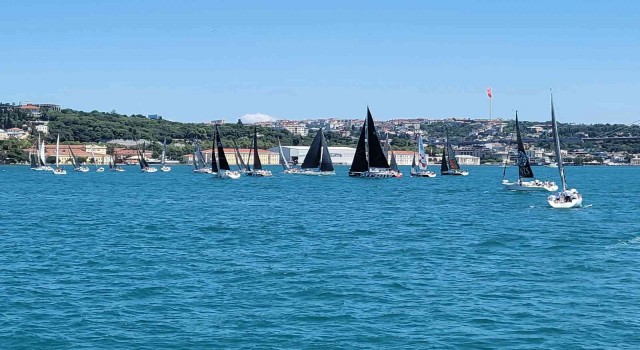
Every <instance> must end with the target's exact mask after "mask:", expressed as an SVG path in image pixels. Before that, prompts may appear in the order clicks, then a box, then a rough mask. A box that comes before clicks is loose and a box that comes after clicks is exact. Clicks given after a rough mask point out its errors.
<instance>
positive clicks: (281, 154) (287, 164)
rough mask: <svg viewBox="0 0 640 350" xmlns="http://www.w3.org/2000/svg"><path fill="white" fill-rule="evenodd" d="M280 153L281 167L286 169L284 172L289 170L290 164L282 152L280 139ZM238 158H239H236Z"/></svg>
mask: <svg viewBox="0 0 640 350" xmlns="http://www.w3.org/2000/svg"><path fill="white" fill-rule="evenodd" d="M278 152H280V165H282V167H283V168H284V170H289V168H290V166H289V162H287V159H286V158H285V156H284V152H283V151H282V145H281V144H280V139H278ZM236 157H237V156H236Z"/></svg>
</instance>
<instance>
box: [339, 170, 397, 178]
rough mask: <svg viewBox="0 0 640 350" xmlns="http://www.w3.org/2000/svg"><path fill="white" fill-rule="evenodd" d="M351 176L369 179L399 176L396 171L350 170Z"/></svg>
mask: <svg viewBox="0 0 640 350" xmlns="http://www.w3.org/2000/svg"><path fill="white" fill-rule="evenodd" d="M349 176H351V177H362V178H368V179H387V178H392V177H396V178H397V177H399V176H398V174H397V173H396V172H395V171H390V170H384V171H359V172H356V171H350V172H349Z"/></svg>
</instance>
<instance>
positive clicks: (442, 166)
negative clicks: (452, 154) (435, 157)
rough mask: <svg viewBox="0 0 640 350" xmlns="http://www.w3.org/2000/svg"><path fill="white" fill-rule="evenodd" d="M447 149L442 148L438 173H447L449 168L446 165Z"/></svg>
mask: <svg viewBox="0 0 640 350" xmlns="http://www.w3.org/2000/svg"><path fill="white" fill-rule="evenodd" d="M446 154H447V149H446V146H445V147H444V148H442V161H441V162H440V173H446V172H447V171H449V166H448V165H447V156H446Z"/></svg>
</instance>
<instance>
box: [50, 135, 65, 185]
mask: <svg viewBox="0 0 640 350" xmlns="http://www.w3.org/2000/svg"><path fill="white" fill-rule="evenodd" d="M59 154H60V134H58V138H57V140H56V168H55V169H53V175H67V171H66V170H64V168H62V167H60V164H59V158H60V155H59Z"/></svg>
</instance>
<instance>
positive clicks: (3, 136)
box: [0, 129, 9, 141]
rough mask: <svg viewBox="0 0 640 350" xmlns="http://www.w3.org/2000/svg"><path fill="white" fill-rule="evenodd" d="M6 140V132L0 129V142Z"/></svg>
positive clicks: (7, 136)
mask: <svg viewBox="0 0 640 350" xmlns="http://www.w3.org/2000/svg"><path fill="white" fill-rule="evenodd" d="M8 138H9V135H7V132H6V131H4V130H2V129H0V141H4V140H6V139H8Z"/></svg>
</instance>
